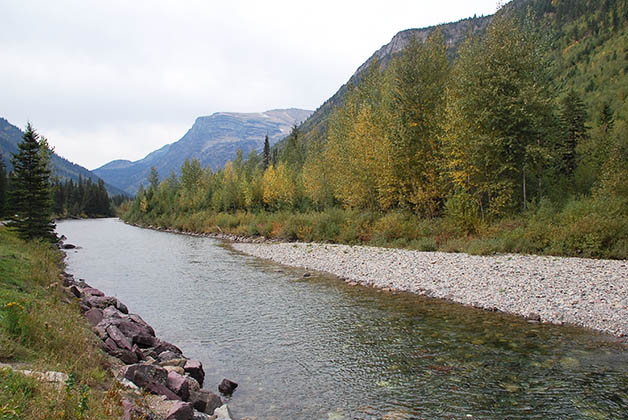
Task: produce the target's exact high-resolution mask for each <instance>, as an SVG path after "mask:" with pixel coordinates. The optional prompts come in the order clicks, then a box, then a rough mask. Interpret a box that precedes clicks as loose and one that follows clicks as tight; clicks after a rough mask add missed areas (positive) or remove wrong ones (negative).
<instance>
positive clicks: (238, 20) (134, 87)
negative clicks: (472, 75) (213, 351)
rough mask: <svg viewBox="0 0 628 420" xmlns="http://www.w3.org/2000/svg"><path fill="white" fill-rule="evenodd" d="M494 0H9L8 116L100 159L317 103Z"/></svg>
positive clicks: (4, 90) (0, 32) (68, 150)
mask: <svg viewBox="0 0 628 420" xmlns="http://www.w3.org/2000/svg"><path fill="white" fill-rule="evenodd" d="M497 7H498V5H497V0H477V1H469V0H442V1H439V2H434V1H417V0H408V1H401V0H399V1H397V0H379V1H376V2H375V1H372V2H371V1H343V0H329V1H328V0H318V1H308V2H302V1H295V0H286V1H283V0H282V1H274V0H266V1H241V0H230V1H209V0H206V1H201V0H194V1H192V0H178V1H174V0H173V1H157V0H153V1H138V0H132V1H130V0H121V1H118V0H106V1H98V0H77V1H65V0H62V1H50V0H45V1H31V0H1V2H0V117H4V118H6V119H7V120H9V122H10V123H12V124H14V125H17V126H18V127H20V128H24V126H25V124H26V122H27V121H30V122H31V123H32V124H33V126H34V127H35V128H36V129H37V130H38V131H39V132H40V133H41V134H43V135H44V136H46V137H47V138H48V140H49V142H50V143H51V144H52V145H53V146H54V147H55V150H56V152H57V153H58V154H60V155H61V156H63V157H65V158H67V159H69V160H71V161H73V162H75V163H78V164H80V165H83V166H85V167H87V168H88V169H95V168H97V167H99V166H101V165H103V164H105V163H107V162H109V161H111V160H114V159H129V160H137V159H141V158H142V157H144V156H145V155H146V154H148V153H149V152H151V151H153V150H155V149H157V148H159V147H161V146H163V145H165V144H167V143H172V142H174V141H177V140H178V139H180V138H181V137H182V136H183V135H184V134H185V132H186V131H187V130H188V129H189V128H190V127H191V126H192V124H193V122H194V120H195V118H196V117H198V116H201V115H210V114H212V113H214V112H221V111H237V112H260V111H266V110H269V109H275V108H290V107H296V108H303V109H311V110H314V109H316V108H317V107H318V106H320V105H321V104H322V103H323V102H324V101H325V100H326V99H328V98H329V97H330V96H331V95H333V94H334V93H335V92H336V90H338V88H339V87H340V86H341V85H342V84H343V83H345V82H346V81H347V80H348V79H349V77H350V76H351V75H352V74H353V72H354V71H355V70H356V69H357V68H358V66H359V65H360V64H362V63H363V62H364V61H366V59H367V58H369V57H370V56H371V54H373V52H375V51H376V50H377V49H379V48H380V47H381V46H382V45H384V44H386V43H388V42H389V41H390V40H391V38H392V37H393V36H394V35H395V34H396V33H397V32H399V31H401V30H404V29H409V28H422V27H426V26H431V25H435V24H439V23H446V22H452V21H457V20H460V19H462V18H466V17H471V16H473V15H474V14H477V15H478V16H480V15H488V14H492V13H494V12H495V11H496V10H497Z"/></svg>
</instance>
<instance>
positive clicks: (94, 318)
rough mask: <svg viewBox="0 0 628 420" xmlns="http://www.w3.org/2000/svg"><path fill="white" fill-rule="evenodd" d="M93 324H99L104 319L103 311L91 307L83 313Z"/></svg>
mask: <svg viewBox="0 0 628 420" xmlns="http://www.w3.org/2000/svg"><path fill="white" fill-rule="evenodd" d="M83 315H84V316H85V318H87V320H88V321H89V323H90V324H91V325H92V326H96V325H98V323H99V322H100V321H102V320H103V311H102V309H98V308H91V309H89V310H88V311H87V312H85V313H84V314H83Z"/></svg>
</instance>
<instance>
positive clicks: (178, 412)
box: [166, 401, 194, 420]
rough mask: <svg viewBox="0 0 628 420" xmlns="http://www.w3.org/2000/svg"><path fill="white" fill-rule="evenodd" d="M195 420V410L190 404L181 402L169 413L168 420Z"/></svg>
mask: <svg viewBox="0 0 628 420" xmlns="http://www.w3.org/2000/svg"><path fill="white" fill-rule="evenodd" d="M192 418H194V408H192V404H190V403H188V402H183V401H179V402H176V403H175V404H174V406H173V407H172V408H171V409H170V411H168V415H167V416H166V420H192Z"/></svg>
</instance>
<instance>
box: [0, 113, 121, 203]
mask: <svg viewBox="0 0 628 420" xmlns="http://www.w3.org/2000/svg"><path fill="white" fill-rule="evenodd" d="M23 134H24V133H23V132H22V130H20V129H19V128H17V127H16V126H14V125H12V124H11V123H9V122H8V121H7V120H6V119H4V118H0V152H1V153H2V161H3V163H4V165H5V167H6V168H7V172H9V171H11V170H12V169H13V165H12V164H11V157H12V156H13V154H15V153H17V152H18V147H17V145H18V143H20V142H21V141H22V135H23ZM50 162H51V164H52V175H53V176H58V177H59V178H61V179H72V180H73V181H78V179H79V176H80V177H81V178H83V179H84V180H87V179H91V180H92V181H93V182H95V183H98V180H99V177H98V176H97V175H95V174H94V173H92V172H91V171H89V170H88V169H86V168H84V167H82V166H80V165H77V164H76V163H72V162H70V161H69V160H67V159H65V158H63V157H61V156H59V155H57V154H56V153H54V154H53V155H52V158H51V159H50ZM105 187H106V188H107V191H108V192H109V194H112V195H118V194H125V193H124V191H122V190H121V189H119V188H116V187H114V186H113V185H110V184H107V183H106V182H105Z"/></svg>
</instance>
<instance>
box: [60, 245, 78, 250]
mask: <svg viewBox="0 0 628 420" xmlns="http://www.w3.org/2000/svg"><path fill="white" fill-rule="evenodd" d="M61 248H63V249H74V248H76V245H72V244H63V245H62V246H61Z"/></svg>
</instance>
